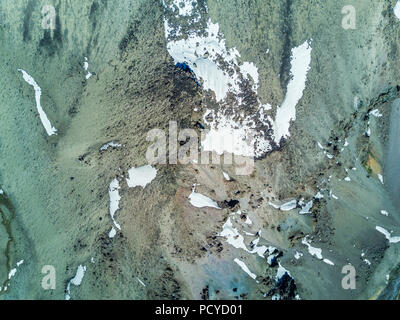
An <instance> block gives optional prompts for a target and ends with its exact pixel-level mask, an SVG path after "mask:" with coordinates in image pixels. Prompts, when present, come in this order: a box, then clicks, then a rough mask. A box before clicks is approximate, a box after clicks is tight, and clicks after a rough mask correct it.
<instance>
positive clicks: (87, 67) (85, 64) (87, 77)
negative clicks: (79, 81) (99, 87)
mask: <svg viewBox="0 0 400 320" xmlns="http://www.w3.org/2000/svg"><path fill="white" fill-rule="evenodd" d="M83 69H85V71H87V74H86V76H85V78H86V80H87V79H89V78H90V77H91V76H92V74H91V73H90V72H89V71H88V69H89V62H88V58H87V57H85V61H84V62H83Z"/></svg>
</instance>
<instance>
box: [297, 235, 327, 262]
mask: <svg viewBox="0 0 400 320" xmlns="http://www.w3.org/2000/svg"><path fill="white" fill-rule="evenodd" d="M301 243H302V244H305V245H306V246H307V247H308V252H309V253H310V254H311V255H312V256H315V257H316V258H317V259H319V260H322V259H323V257H322V249H320V248H315V247H313V246H312V245H311V244H310V243H309V242H308V241H307V237H305V238H303V240H302V241H301Z"/></svg>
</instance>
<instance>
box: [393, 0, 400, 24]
mask: <svg viewBox="0 0 400 320" xmlns="http://www.w3.org/2000/svg"><path fill="white" fill-rule="evenodd" d="M393 11H394V14H395V16H396V17H397V19H399V20H400V1H397V3H396V5H395V6H394V9H393Z"/></svg>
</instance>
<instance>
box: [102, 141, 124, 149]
mask: <svg viewBox="0 0 400 320" xmlns="http://www.w3.org/2000/svg"><path fill="white" fill-rule="evenodd" d="M121 146H122V145H121V144H119V143H116V142H114V141H111V142H108V143H106V144H104V145H103V146H102V147H101V148H100V151H105V150H107V149H108V148H118V147H121Z"/></svg>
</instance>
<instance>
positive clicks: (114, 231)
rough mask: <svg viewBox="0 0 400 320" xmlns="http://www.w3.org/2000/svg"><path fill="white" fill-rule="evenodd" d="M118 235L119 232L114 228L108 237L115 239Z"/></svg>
mask: <svg viewBox="0 0 400 320" xmlns="http://www.w3.org/2000/svg"><path fill="white" fill-rule="evenodd" d="M116 234H117V230H115V228H114V227H112V228H111V230H110V232H109V233H108V237H109V238H114V237H115V235H116Z"/></svg>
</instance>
